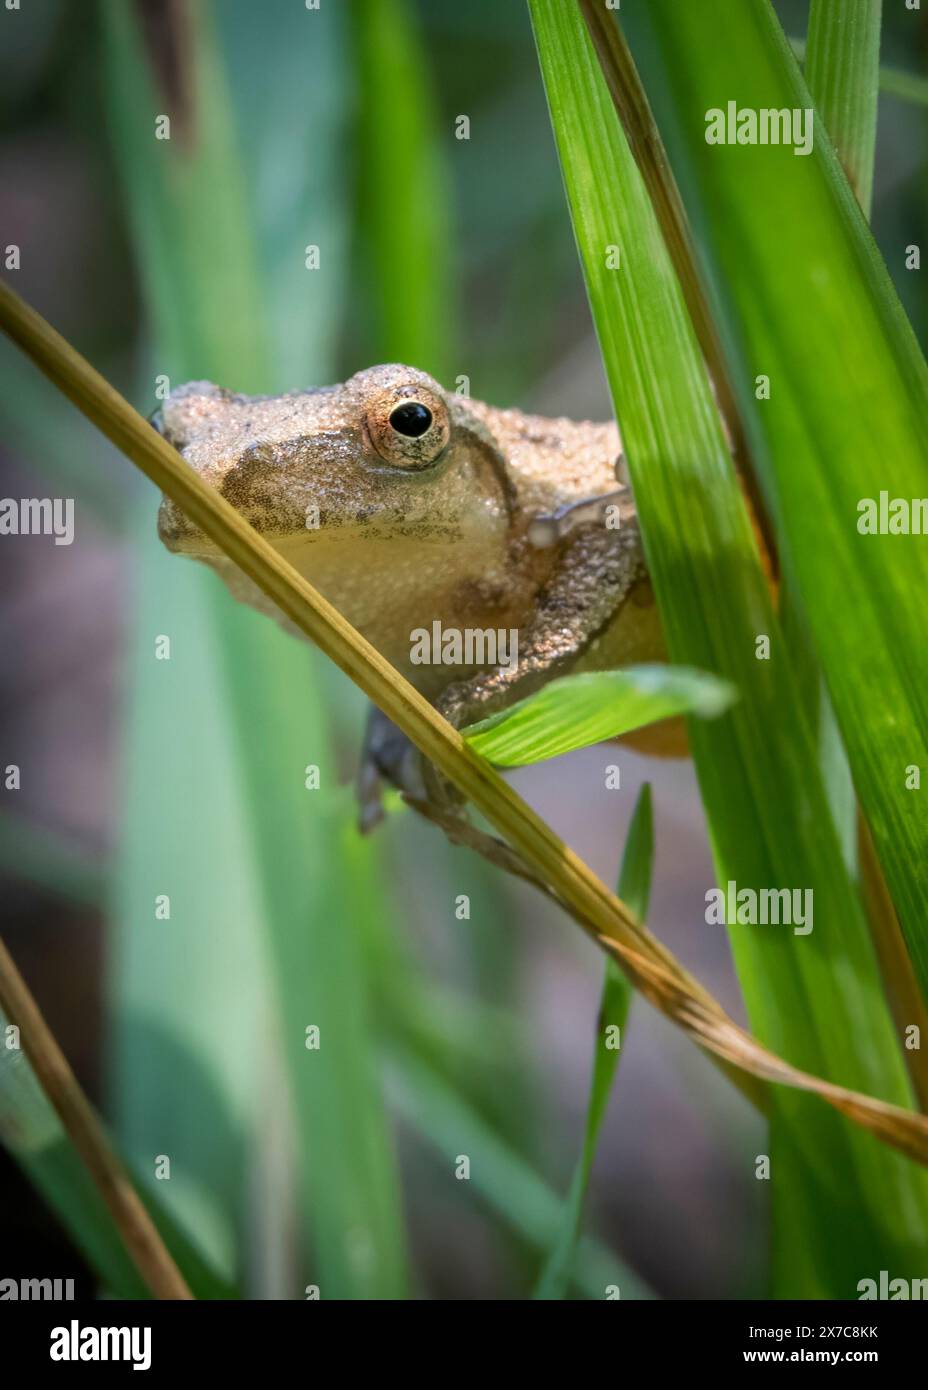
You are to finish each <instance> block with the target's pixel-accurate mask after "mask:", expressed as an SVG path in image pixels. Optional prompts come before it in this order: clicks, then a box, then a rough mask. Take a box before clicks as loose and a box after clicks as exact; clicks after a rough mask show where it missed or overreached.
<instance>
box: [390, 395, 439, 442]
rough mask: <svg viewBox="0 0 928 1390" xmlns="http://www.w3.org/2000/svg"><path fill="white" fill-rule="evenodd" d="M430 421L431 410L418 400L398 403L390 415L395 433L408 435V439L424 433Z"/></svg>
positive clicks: (416, 437)
mask: <svg viewBox="0 0 928 1390" xmlns="http://www.w3.org/2000/svg"><path fill="white" fill-rule="evenodd" d="M431 423H432V412H431V411H430V410H428V409H427V408H426V407H425V406H424V405H420V404H419V402H418V401H406V402H405V403H404V404H403V405H398V406H397V407H396V409H395V410H394V411H393V413H392V415H391V416H390V424H391V425H392V426H393V428H394V429H395V430H396V432H397V434H405V435H408V436H409V438H410V439H418V438H419V437H420V435H423V434H425V432H426V430H427V429H428V427H429V425H430V424H431Z"/></svg>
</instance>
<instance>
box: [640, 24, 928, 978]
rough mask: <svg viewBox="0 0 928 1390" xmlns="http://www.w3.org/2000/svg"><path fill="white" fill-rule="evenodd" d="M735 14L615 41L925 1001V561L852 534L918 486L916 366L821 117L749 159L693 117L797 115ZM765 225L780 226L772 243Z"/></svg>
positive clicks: (927, 445) (921, 431) (927, 417)
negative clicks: (716, 316)
mask: <svg viewBox="0 0 928 1390" xmlns="http://www.w3.org/2000/svg"><path fill="white" fill-rule="evenodd" d="M733 8H736V9H737V14H736V16H734V17H733V25H734V26H735V27H734V28H733V30H732V33H731V40H732V41H731V44H730V45H729V44H726V45H725V51H724V53H723V52H722V51H721V50H720V49H719V48H718V46H715V47H713V45H712V44H711V42H709V41H708V36H707V35H706V34H705V33H702V34H699V33H697V32H696V28H697V27H698V26H694V25H693V24H692V23H691V19H692V16H691V14H690V13H689V12H688V13H687V14H686V16H685V18H684V20H683V21H682V22H681V23H680V24H679V26H676V27H675V23H676V21H675V16H674V15H672V14H671V9H672V7H668V6H667V5H665V4H664V3H662V0H658V3H657V4H655V5H654V6H652V7H649V10H648V12H647V15H644V14H643V13H641V14H638V13H637V12H636V18H635V23H634V26H633V30H632V32H633V33H639V32H640V34H641V37H642V39H644V38H645V35H646V34H647V35H648V36H649V41H653V43H654V44H655V45H656V47H655V50H654V51H655V53H657V52H659V53H660V57H659V58H657V59H655V61H656V62H658V63H660V65H661V67H662V70H664V71H666V72H667V73H668V74H669V76H668V82H667V83H666V84H663V85H662V88H661V89H660V93H659V100H660V101H662V102H663V103H664V104H663V106H662V107H661V111H660V114H661V115H662V116H663V118H664V119H663V124H664V126H665V128H666V131H667V134H668V138H669V139H670V140H671V142H672V152H673V151H675V152H676V154H677V156H678V162H679V161H681V160H685V161H686V163H685V166H684V165H683V164H682V163H681V171H682V169H683V168H684V167H685V169H686V171H687V172H686V175H685V178H686V189H685V191H686V192H687V193H688V204H689V206H690V209H691V215H692V217H693V218H694V221H695V222H696V225H697V227H698V228H699V229H700V230H701V232H702V241H703V245H704V248H705V254H706V256H707V257H708V260H709V266H710V272H711V275H712V280H713V284H714V285H715V287H716V292H717V301H718V308H719V313H720V315H721V322H722V325H723V329H724V330H725V333H726V337H727V342H728V346H729V348H730V350H731V360H732V363H733V364H734V365H735V366H736V367H737V373H736V375H737V381H736V384H737V387H738V389H739V391H740V395H741V400H742V402H743V404H744V407H745V410H746V412H749V428H750V430H751V434H752V441H753V444H754V449H755V454H756V458H757V461H758V465H759V468H760V472H761V478H762V482H763V484H764V487H765V491H766V493H767V495H768V497H769V499H770V501H771V505H772V507H773V510H774V512H775V514H776V516H777V519H778V530H779V534H780V538H781V544H782V549H783V558H784V565H785V568H786V569H787V571H788V573H789V574H790V576H791V579H792V580H793V581H794V582H795V584H796V587H797V589H798V591H799V595H800V598H801V601H802V604H803V607H804V609H805V612H806V614H807V616H808V620H809V624H810V627H811V630H812V635H813V639H814V642H815V647H816V651H817V653H818V657H819V659H820V661H821V664H822V668H823V670H824V673H825V677H826V680H827V683H828V688H829V692H830V695H831V699H832V703H833V705H834V709H835V713H836V716H837V719H838V723H839V726H840V729H841V734H842V737H843V739H844V743H845V746H846V748H847V752H848V757H849V760H850V764H851V770H852V773H853V776H854V783H855V786H856V787H857V791H858V795H859V796H860V799H861V802H862V804H863V808H864V811H865V813H866V815H867V819H868V820H869V822H870V825H871V828H872V830H873V833H874V839H875V842H876V846H877V850H878V853H879V857H880V861H881V863H882V865H883V868H884V870H885V873H886V877H887V881H888V883H889V887H890V891H891V893H892V897H893V901H894V903H895V905H896V908H897V911H898V912H899V915H900V919H901V921H902V926H903V930H904V932H905V936H906V942H907V944H908V947H909V951H910V953H911V955H912V959H913V963H914V965H915V967H916V970H917V972H918V975H919V979H920V982H921V985H922V989H923V992H925V993H928V878H926V876H925V874H924V873H923V872H922V871H921V865H922V864H923V863H924V862H925V859H926V856H928V803H926V802H925V801H924V799H923V798H922V797H921V796H920V794H919V792H917V791H913V790H910V788H909V786H907V779H908V781H911V773H907V769H910V768H912V767H918V768H920V769H924V768H925V767H928V648H926V646H925V643H924V641H923V633H922V625H923V624H922V617H921V607H922V605H921V603H920V601H919V596H920V595H921V594H923V593H924V592H926V591H928V550H926V548H925V546H924V544H923V542H922V539H921V537H919V536H915V535H908V536H906V535H900V534H875V535H869V534H862V533H860V532H859V531H858V529H857V528H858V522H859V521H860V520H861V518H862V513H861V511H859V509H858V504H859V503H860V502H861V501H862V500H863V499H868V498H870V499H874V502H875V503H878V501H879V497H880V493H881V492H886V493H887V494H888V496H889V497H890V498H893V497H898V498H903V499H913V498H920V497H923V496H924V495H925V493H926V468H925V458H926V453H928V410H926V404H928V371H926V368H925V363H924V361H923V359H922V357H921V354H920V352H919V350H918V346H917V344H916V341H915V338H914V335H913V334H912V331H911V328H910V326H909V324H908V322H907V321H906V319H905V315H904V313H903V311H902V308H901V306H900V304H899V301H898V298H897V296H896V293H895V291H894V289H893V287H892V284H891V282H890V279H889V276H888V274H887V272H886V268H885V266H884V265H883V262H882V260H881V258H880V255H879V251H878V249H877V247H876V245H875V243H874V241H873V239H872V237H871V235H870V233H869V231H868V229H867V227H866V225H865V223H864V220H863V217H862V215H861V212H860V209H859V208H858V207H857V206H856V203H855V201H854V199H853V197H852V196H851V192H850V189H849V187H848V184H847V181H846V179H845V177H844V173H843V171H842V169H841V167H840V164H839V163H838V160H837V158H836V156H835V154H834V151H833V149H832V147H831V144H830V142H829V141H828V139H827V137H825V135H824V133H823V132H822V128H821V125H820V124H818V125H817V126H816V135H815V141H814V148H813V150H812V153H811V154H810V155H808V156H806V157H799V158H797V157H796V156H794V154H793V152H792V150H790V149H789V148H787V147H780V148H772V147H771V148H770V149H769V150H768V151H767V152H766V157H761V152H760V151H758V150H755V151H750V150H747V151H746V150H744V149H743V148H739V147H731V146H725V145H718V146H716V145H713V146H709V145H707V144H706V142H705V138H704V121H703V117H702V113H703V112H704V111H706V110H708V109H709V108H710V107H712V106H714V105H715V104H717V101H722V102H724V100H727V99H731V100H734V101H736V102H738V103H740V104H741V105H748V104H750V105H753V106H762V107H767V106H770V107H776V108H781V107H790V108H792V107H803V106H808V104H809V98H808V93H807V91H806V89H805V87H804V84H803V82H802V78H801V75H800V74H799V71H798V68H797V67H796V64H795V62H794V61H793V59H792V57H791V55H790V52H789V48H788V46H787V44H786V41H785V39H784V37H783V34H782V32H781V31H780V29H779V27H778V25H777V22H776V19H775V17H774V16H773V13H772V11H771V9H770V7H769V5H768V4H767V3H766V0H764V3H760V0H748V2H747V3H746V4H744V5H742V6H739V7H733ZM736 53H737V59H736V58H735V57H734V55H735V54H736ZM723 92H724V96H723V95H722V94H723ZM670 93H673V98H672V100H668V99H667V98H668V95H669V94H670ZM697 111H698V113H699V119H698V122H697V120H696V119H695V118H694V115H693V113H694V112H697ZM752 154H753V155H754V156H757V157H753V158H752V157H751V156H752ZM774 216H775V217H776V220H777V224H778V225H779V226H780V227H781V229H782V232H783V235H782V236H780V237H777V238H775V237H773V236H772V235H771V233H770V228H771V219H772V217H774ZM774 243H776V244H774ZM759 287H762V288H763V293H760V292H759ZM758 374H763V375H764V376H766V377H768V378H769V380H770V383H771V395H770V399H769V400H767V401H761V402H758V401H757V400H756V399H755V397H754V390H755V384H754V378H755V375H758ZM810 382H811V383H813V386H812V387H810ZM851 615H852V616H851Z"/></svg>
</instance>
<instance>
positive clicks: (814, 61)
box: [805, 0, 883, 218]
mask: <svg viewBox="0 0 928 1390" xmlns="http://www.w3.org/2000/svg"><path fill="white" fill-rule="evenodd" d="M882 8H883V0H842V3H841V4H840V5H835V4H832V3H831V0H812V7H811V9H810V11H809V34H808V38H807V39H806V56H805V74H806V82H807V83H808V84H809V91H810V92H811V93H812V96H813V97H814V98H815V104H816V106H817V107H818V113H819V115H820V116H821V118H822V121H823V123H824V126H825V129H826V130H827V131H828V134H829V135H830V136H831V141H832V144H833V145H834V147H835V149H836V150H837V152H838V158H839V159H840V160H841V163H842V164H843V165H844V169H845V172H846V174H847V176H848V179H849V180H850V184H851V187H852V188H853V190H854V192H855V193H856V194H857V201H858V202H859V203H860V206H861V207H862V209H863V212H864V216H865V217H867V218H869V216H870V203H871V200H872V197H873V152H874V150H875V148H876V111H877V97H878V95H879V73H880V17H881V12H882Z"/></svg>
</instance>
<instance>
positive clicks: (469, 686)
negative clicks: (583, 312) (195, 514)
mask: <svg viewBox="0 0 928 1390" xmlns="http://www.w3.org/2000/svg"><path fill="white" fill-rule="evenodd" d="M153 423H154V424H155V425H156V427H157V428H158V429H159V430H160V431H161V432H162V433H163V434H164V435H165V437H166V438H167V439H168V440H169V442H170V443H172V444H173V445H174V446H175V447H176V448H177V449H179V450H180V452H181V453H182V454H183V456H184V458H185V459H186V460H187V461H188V462H189V463H190V464H191V465H192V466H193V467H194V468H196V469H197V471H198V472H199V473H200V474H201V475H202V477H203V478H204V479H205V480H206V481H207V482H209V483H211V484H212V485H213V486H214V487H216V488H218V489H219V491H220V492H222V493H223V495H224V496H225V497H226V498H227V499H228V500H229V501H230V502H231V503H232V504H233V505H234V506H235V507H236V508H237V509H238V510H239V511H240V512H241V513H242V514H243V515H244V516H245V517H246V518H247V519H248V521H249V522H251V524H252V525H253V526H254V527H255V528H256V529H257V530H258V531H260V532H262V533H263V534H264V535H265V536H266V537H267V539H268V540H270V541H271V542H272V543H273V545H274V546H275V547H276V548H277V549H278V550H279V551H280V552H281V553H282V554H283V555H285V556H286V558H287V559H288V560H289V561H290V563H291V564H293V565H294V566H295V568H296V569H298V570H299V571H300V573H301V574H303V575H304V576H305V577H306V578H307V579H308V580H309V581H310V582H311V583H312V584H314V585H315V586H316V587H317V588H318V589H319V590H320V591H321V592H322V593H323V594H324V595H325V597H326V598H328V599H329V600H330V601H331V602H332V603H333V604H335V606H336V607H337V608H338V609H339V610H340V611H341V612H342V613H343V614H344V616H345V617H346V618H347V619H348V620H349V622H351V623H352V624H353V625H354V626H355V627H356V628H358V629H359V630H360V631H361V632H362V633H363V634H364V636H365V637H366V638H368V640H369V641H370V642H371V643H373V645H374V646H375V647H377V648H378V649H379V650H380V651H381V652H382V653H383V655H384V656H385V657H387V658H388V660H389V661H390V662H392V664H393V665H394V666H396V667H397V669H398V670H400V671H401V672H402V673H403V675H404V676H406V677H407V678H408V679H409V680H410V681H411V682H412V683H413V684H414V685H415V686H416V687H417V688H418V689H419V690H420V691H422V693H423V694H424V695H426V697H427V698H428V699H429V700H430V701H432V703H433V704H434V705H435V706H436V707H437V708H438V709H439V710H440V711H441V712H442V713H443V714H444V715H445V716H446V717H447V718H449V719H450V720H451V721H452V722H453V723H454V724H456V725H457V726H463V725H467V724H470V723H473V722H474V721H476V720H477V719H481V718H484V717H485V716H487V715H489V714H491V713H495V712H496V711H497V710H499V709H502V708H504V707H505V706H506V705H508V704H510V703H512V702H513V701H515V700H518V699H521V698H523V697H524V696H526V695H528V694H530V693H532V692H533V691H534V690H536V689H538V688H539V687H540V686H541V685H543V684H544V683H545V682H546V681H548V680H550V679H552V677H554V676H559V675H563V674H565V673H567V672H569V671H579V670H607V669H611V668H614V667H616V666H620V665H626V664H629V663H631V662H639V661H649V660H655V659H661V658H662V657H663V642H662V638H661V632H660V626H659V622H658V618H657V610H656V607H655V605H654V602H653V598H652V595H651V590H650V586H649V584H648V580H647V575H646V572H645V566H644V557H643V553H642V547H641V540H640V537H639V532H638V525H637V520H636V515H635V508H634V503H633V500H632V496H631V491H630V488H629V486H628V483H627V479H626V475H625V473H624V464H623V461H622V459H621V443H620V440H619V434H618V430H617V428H616V426H615V425H614V424H591V423H586V422H581V423H576V422H574V421H572V420H568V419H546V418H544V417H541V416H536V415H525V414H523V413H522V412H521V411H518V410H500V409H496V408H494V407H493V406H490V405H485V404H483V403H482V402H480V401H476V400H471V399H469V398H467V397H464V396H459V395H452V394H450V393H448V392H446V391H444V390H443V389H442V388H441V386H440V385H439V384H438V382H436V381H435V380H433V378H432V377H430V376H427V375H426V374H425V373H424V372H420V371H416V370H414V369H413V368H410V367H405V366H400V365H390V366H381V367H372V368H370V369H369V370H366V371H361V372H358V373H357V375H355V376H353V377H351V379H350V380H349V381H346V382H345V383H344V384H343V385H340V386H331V387H325V388H322V389H317V390H309V391H299V392H294V393H292V394H290V395H283V396H243V395H236V394H235V393H233V392H231V391H228V390H224V389H223V388H221V387H219V386H214V385H212V384H211V383H209V382H202V381H201V382H191V383H189V384H187V385H185V386H181V387H179V388H177V389H176V390H175V391H173V392H172V393H171V395H170V396H169V397H168V398H167V399H166V400H165V402H164V404H163V406H162V408H161V410H160V411H159V412H157V414H156V415H155V417H153ZM158 531H159V535H160V537H161V539H162V541H163V542H164V543H165V545H166V546H167V547H168V548H169V549H170V550H172V551H175V552H177V553H178V554H181V555H187V556H191V557H193V558H195V559H197V560H200V561H203V562H204V563H206V564H208V565H209V566H210V567H211V568H212V569H214V570H215V571H216V572H217V573H218V574H219V575H220V576H221V577H222V579H223V580H224V581H225V582H226V584H227V585H228V587H229V589H230V590H231V592H232V594H233V595H234V596H235V597H236V598H238V599H240V600H242V601H244V602H246V603H249V604H251V605H253V606H254V607H255V608H258V609H261V610H263V611H265V612H268V613H270V614H271V615H272V616H275V617H277V618H278V619H279V620H280V621H281V622H283V623H284V624H285V625H287V622H286V619H284V618H283V616H282V615H280V614H279V613H278V611H277V610H276V609H275V608H274V606H273V605H272V604H271V603H270V601H269V600H268V599H267V598H266V597H265V596H264V594H263V593H262V592H261V591H260V590H259V589H258V588H257V587H256V586H255V585H254V584H253V583H252V582H251V581H250V580H248V579H247V578H246V577H245V576H244V575H243V574H242V573H241V572H240V571H239V570H238V569H237V568H236V567H235V566H234V565H233V564H232V562H231V561H229V560H228V559H227V558H226V557H225V556H224V555H223V554H222V552H221V551H219V550H218V549H217V548H216V547H215V545H213V544H212V542H210V541H209V540H208V539H207V537H206V536H204V535H203V533H202V532H201V531H199V530H198V529H197V528H196V527H195V526H194V525H193V524H192V523H191V522H189V521H188V520H187V518H186V517H185V516H184V515H183V513H182V512H180V511H179V510H178V509H177V508H176V507H175V505H174V504H173V503H172V502H171V501H170V500H168V499H167V498H166V499H164V501H163V502H162V504H161V509H160V513H159V518H158ZM436 623H437V624H439V625H440V631H442V632H445V633H447V632H449V631H450V632H452V633H455V632H458V633H466V632H473V631H484V632H487V631H493V632H511V633H513V634H517V660H516V661H512V660H509V661H507V662H506V663H505V664H503V663H500V662H497V664H496V665H491V664H487V663H485V662H484V663H482V662H480V661H476V662H472V664H470V665H461V664H458V665H455V664H447V662H446V661H435V662H433V663H429V664H423V663H422V661H421V659H417V656H418V658H421V646H420V648H419V651H418V653H417V652H416V651H415V650H414V649H415V646H416V644H415V641H414V637H413V634H415V633H421V632H422V631H425V632H427V633H429V634H431V633H432V632H435V631H438V629H436V628H435V624H436ZM467 650H468V649H467V648H466V647H464V648H462V652H464V653H465V655H466V652H467ZM470 654H471V655H473V648H471V649H470ZM400 739H401V736H400V735H399V734H398V731H396V730H395V729H394V727H393V726H392V725H389V724H388V723H387V721H385V720H384V719H383V718H382V717H379V718H378V717H377V716H374V717H373V719H372V722H371V725H370V726H369V730H368V738H367V744H366V764H365V765H366V772H365V773H364V774H363V775H362V779H361V785H362V787H363V788H364V796H363V797H362V824H363V823H364V821H365V819H367V820H368V821H373V820H375V819H376V818H377V810H376V803H377V795H376V785H375V784H376V782H377V778H378V777H379V775H380V774H383V775H385V776H387V777H389V778H390V779H391V780H394V781H397V782H398V783H400V784H402V782H403V774H402V772H401V767H402V766H406V767H408V761H406V760H405V754H406V751H407V749H408V745H405V743H404V742H403V746H401V744H400V742H399V740H400ZM364 801H366V802H367V811H366V812H365V810H364V809H363V802H364Z"/></svg>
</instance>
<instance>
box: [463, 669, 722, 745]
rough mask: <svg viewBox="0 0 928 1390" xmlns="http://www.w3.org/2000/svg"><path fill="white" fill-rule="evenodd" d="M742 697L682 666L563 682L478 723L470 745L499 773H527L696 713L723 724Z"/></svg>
mask: <svg viewBox="0 0 928 1390" xmlns="http://www.w3.org/2000/svg"><path fill="white" fill-rule="evenodd" d="M735 698H736V694H735V691H734V688H733V687H732V686H731V685H730V684H729V683H728V682H726V681H721V680H719V679H718V677H717V676H711V675H708V674H707V673H706V672H704V671H694V670H689V669H687V668H685V667H682V666H627V667H626V668H625V669H624V670H622V671H591V672H584V673H583V674H581V675H576V676H562V677H561V678H560V679H559V680H554V681H551V682H550V684H548V685H546V686H544V687H543V689H542V690H540V691H538V692H537V694H535V695H529V696H528V697H527V698H526V699H525V700H520V701H519V702H518V703H517V704H515V705H513V706H511V708H510V709H508V710H504V711H502V712H501V713H500V714H494V715H491V716H490V718H489V719H482V720H481V721H480V722H479V723H478V724H472V725H471V726H470V728H469V729H467V731H466V736H467V740H468V742H469V743H470V744H471V745H472V747H474V748H476V750H477V752H478V753H482V754H483V756H484V757H485V758H489V760H490V762H492V763H495V764H496V765H497V766H498V767H524V766H525V765H526V764H527V763H539V762H543V761H544V760H545V759H546V758H556V757H558V756H559V755H560V754H562V753H570V752H572V751H573V749H575V748H586V747H587V746H588V745H589V744H591V743H601V742H602V741H603V740H604V739H610V738H618V737H619V735H621V734H627V733H630V732H631V731H632V730H633V729H640V728H642V727H644V725H646V724H656V723H657V722H658V721H659V720H661V719H672V718H674V717H675V716H677V715H682V714H692V715H695V716H698V717H699V718H702V719H716V718H718V716H719V715H720V714H723V713H724V711H725V710H726V709H728V707H729V705H731V703H732V702H733V700H734V699H735Z"/></svg>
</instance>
